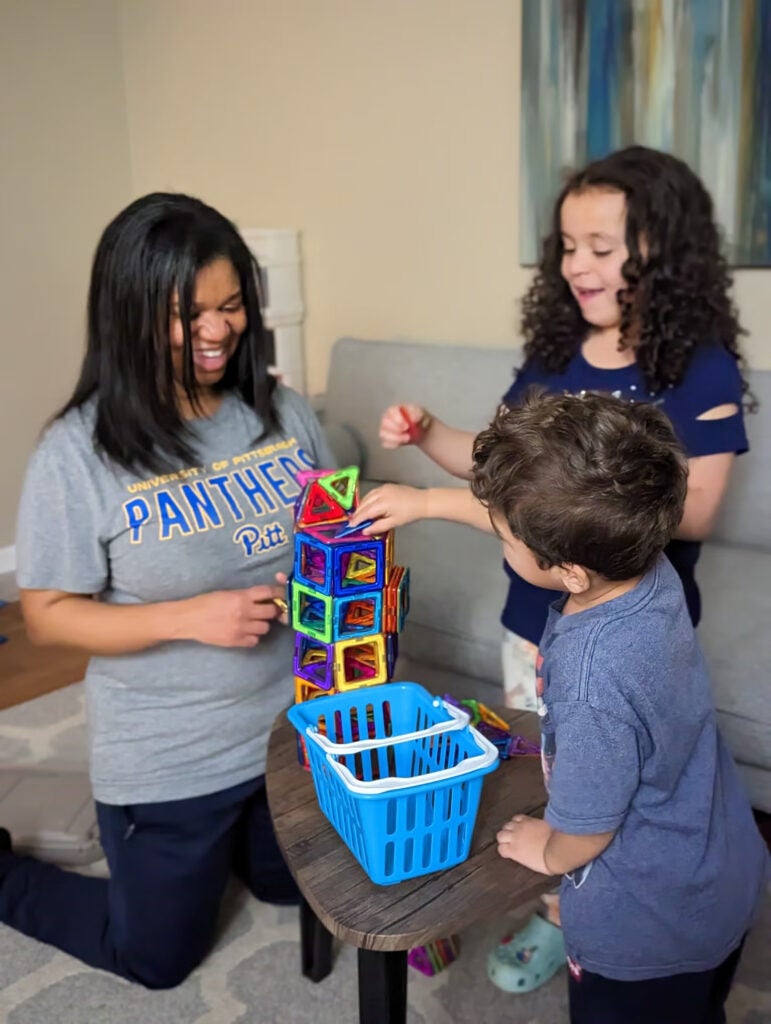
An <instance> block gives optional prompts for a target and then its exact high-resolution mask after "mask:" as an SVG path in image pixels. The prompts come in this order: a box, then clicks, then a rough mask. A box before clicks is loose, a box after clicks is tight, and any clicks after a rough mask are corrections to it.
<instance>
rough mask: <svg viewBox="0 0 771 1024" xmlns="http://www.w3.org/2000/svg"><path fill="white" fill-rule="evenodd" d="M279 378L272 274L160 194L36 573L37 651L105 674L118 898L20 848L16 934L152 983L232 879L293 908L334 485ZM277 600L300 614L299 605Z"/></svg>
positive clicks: (192, 960)
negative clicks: (295, 714)
mask: <svg viewBox="0 0 771 1024" xmlns="http://www.w3.org/2000/svg"><path fill="white" fill-rule="evenodd" d="M332 465H333V459H332V456H331V454H330V453H329V451H328V449H327V447H326V445H325V442H324V441H323V439H322V436H321V432H320V429H319V426H318V423H317V421H316V419H315V417H314V415H313V413H312V412H311V410H310V409H309V407H308V406H307V404H306V403H305V401H304V400H303V399H302V398H300V396H299V395H297V394H295V393H294V392H292V391H290V390H289V389H288V388H285V387H282V386H281V385H279V384H277V383H276V381H275V380H274V379H273V378H272V377H271V376H270V375H269V374H268V372H267V360H266V356H265V347H264V332H263V327H262V321H261V317H260V308H259V302H258V293H257V274H256V266H255V263H254V261H253V259H252V257H251V255H250V253H249V251H248V249H247V247H246V245H245V244H244V242H243V240H242V239H241V238H240V237H239V235H238V233H237V231H236V229H235V228H234V226H233V225H232V224H231V223H230V222H229V221H228V220H226V219H225V218H224V217H223V216H222V215H221V214H219V213H218V212H217V211H216V210H213V209H212V208H211V207H209V206H206V205H205V204H204V203H202V202H200V201H199V200H197V199H192V198H190V197H188V196H184V195H171V194H153V195H149V196H145V197H144V198H142V199H138V200H137V201H136V202H134V203H132V204H131V205H130V206H129V207H127V209H125V210H124V211H123V212H122V213H121V214H119V215H118V217H116V219H115V220H114V221H113V222H112V223H111V224H110V225H109V226H108V227H107V229H106V230H105V232H104V234H103V236H102V239H101V241H100V243H99V246H98V248H97V251H96V255H95V258H94V265H93V270H92V277H91V286H90V294H89V310H88V345H87V351H86V354H85V358H84V361H83V366H82V369H81V374H80V379H79V381H78V383H77V386H76V388H75V392H74V394H73V396H72V398H71V399H70V400H69V402H68V403H67V404H66V405H65V407H64V409H63V410H62V411H61V412H60V413H59V414H58V415H57V416H56V417H55V418H54V420H53V422H52V423H51V424H50V426H49V429H48V430H47V432H46V433H45V435H44V437H43V438H42V440H41V442H40V445H39V446H38V448H37V450H36V452H35V453H34V455H33V457H32V460H31V462H30V466H29V469H28V472H27V477H26V481H25V484H24V491H23V495H22V501H21V508H20V515H19V529H18V560H19V572H18V578H19V586H20V589H21V602H22V610H23V613H24V617H25V620H26V624H27V628H28V631H29V634H30V636H31V638H32V639H33V640H34V641H35V642H37V643H40V644H67V645H68V646H71V647H77V648H79V649H82V650H85V651H88V652H89V653H90V654H91V655H92V657H91V661H90V663H89V667H88V672H87V676H86V692H87V697H88V714H89V725H90V739H91V778H92V784H93V789H94V796H95V798H96V802H97V803H96V806H97V816H98V821H99V828H100V833H101V838H102V844H103V846H104V850H105V853H106V856H107V860H108V864H109V867H110V880H109V881H106V880H103V879H94V878H85V877H81V876H78V875H75V874H72V873H69V872H65V871H62V870H60V869H58V868H56V867H53V866H50V865H46V864H42V863H40V862H37V861H35V860H32V859H31V858H21V857H17V856H16V855H14V854H13V853H12V852H10V851H7V850H6V851H4V852H0V920H2V921H3V922H4V923H6V924H8V925H10V926H11V927H14V928H17V929H18V930H20V931H22V932H24V933H25V934H27V935H30V936H33V937H35V938H38V939H40V940H41V941H43V942H48V943H50V944H51V945H54V946H57V947H58V948H60V949H62V950H64V951H66V952H68V953H71V954H72V955H74V956H77V957H79V958H80V959H81V960H83V961H85V962H86V963H88V964H91V965H93V966H95V967H100V968H102V969H104V970H109V971H113V972H115V973H116V974H120V975H122V976H123V977H125V978H128V979H131V980H134V981H138V982H141V983H142V984H144V985H146V986H148V987H151V988H166V987H170V986H173V985H176V984H178V983H179V982H181V981H182V980H183V979H184V978H185V977H186V976H187V975H188V974H189V972H190V971H191V970H192V969H193V968H194V967H195V966H196V965H197V964H198V963H200V961H201V960H202V958H203V957H204V955H205V954H206V952H207V950H208V948H209V945H210V943H211V940H212V935H213V930H214V925H215V919H216V915H217V910H218V906H219V903H220V898H221V896H222V892H223V889H224V887H225V883H226V881H227V878H228V875H229V873H230V870H231V868H234V869H235V870H236V871H237V873H239V874H240V876H241V877H242V878H243V879H244V881H245V882H246V884H247V885H248V886H249V888H250V889H251V891H252V892H253V893H254V895H256V896H257V897H258V898H260V899H265V900H268V901H271V902H276V903H283V902H294V901H295V900H296V898H297V894H296V889H295V886H294V882H293V881H292V879H291V877H290V875H289V873H288V871H287V869H286V866H285V864H284V862H283V859H282V857H281V854H280V852H279V850H278V847H277V845H276V841H275V838H274V835H273V831H272V827H271V823H270V817H269V814H268V809H267V804H266V798H265V784H264V778H263V773H264V768H265V755H266V747H267V738H268V734H269V730H270V727H271V724H272V722H273V720H274V718H275V716H276V714H277V713H278V712H279V711H280V710H281V709H282V708H283V707H285V706H286V705H287V704H288V703H290V702H291V699H292V669H291V666H292V635H291V633H290V631H288V630H284V629H283V628H282V626H281V625H280V624H277V621H276V620H277V619H279V617H280V616H281V608H280V605H281V598H282V595H283V592H284V588H283V586H280V585H276V583H275V582H274V581H275V579H276V578H278V579H279V580H280V581H281V582H283V581H284V580H285V575H284V574H285V573H287V572H288V571H289V569H290V566H291V555H292V543H291V541H292V507H293V504H294V498H295V497H296V495H297V494H298V492H299V487H298V486H297V484H296V480H295V477H296V475H297V473H298V471H299V470H301V469H306V468H308V467H311V466H324V467H328V466H332ZM277 602H278V603H277Z"/></svg>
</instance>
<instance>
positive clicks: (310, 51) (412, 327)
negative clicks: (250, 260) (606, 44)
mask: <svg viewBox="0 0 771 1024" xmlns="http://www.w3.org/2000/svg"><path fill="white" fill-rule="evenodd" d="M123 15H124V21H123V24H124V30H125V32H124V40H125V66H126V83H127V96H128V110H129V125H130V136H131V153H132V166H133V174H134V177H133V186H134V190H135V191H136V192H137V193H141V192H144V191H148V190H151V189H154V188H159V187H173V188H179V189H188V190H190V191H192V192H194V193H197V194H199V195H201V196H202V197H204V198H206V199H207V200H209V201H210V202H212V203H213V204H214V205H216V206H219V207H221V208H222V209H223V211H225V212H227V213H228V214H229V215H230V216H232V217H233V218H234V219H235V220H236V221H237V222H238V223H239V224H240V225H241V226H243V227H298V228H300V229H301V230H302V233H303V257H304V274H305V298H306V305H307V309H308V317H307V322H306V345H307V351H308V358H309V364H310V365H309V376H310V387H311V389H319V388H320V387H321V386H322V384H323V380H324V374H325V371H326V362H327V355H328V352H329V349H330V346H331V345H332V343H333V341H334V340H335V338H336V337H338V336H339V335H341V334H345V333H353V334H360V335H364V336H365V337H394V336H397V337H398V336H404V337H411V338H429V339H451V340H458V341H462V340H479V341H480V342H481V341H484V342H490V343H494V344H500V345H506V344H510V343H511V338H512V336H513V332H514V325H515V323H516V305H515V296H517V295H518V294H519V292H520V291H521V289H522V285H523V283H524V281H525V280H526V274H525V272H523V271H522V270H521V269H520V268H519V267H518V266H517V250H516V239H517V195H516V189H515V187H514V184H515V183H514V182H513V181H512V175H513V174H515V172H516V167H517V142H518V120H517V113H518V111H517V100H516V97H517V83H518V81H519V54H518V42H517V38H518V32H519V9H518V3H516V2H514V0H287V2H285V3H275V2H267V0H244V2H239V0H219V2H217V3H212V2H211V0H126V2H125V3H124V4H123Z"/></svg>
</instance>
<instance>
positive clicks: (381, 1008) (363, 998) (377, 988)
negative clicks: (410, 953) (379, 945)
mask: <svg viewBox="0 0 771 1024" xmlns="http://www.w3.org/2000/svg"><path fill="white" fill-rule="evenodd" d="M406 1020H407V951H406V950H399V951H397V952H393V953H386V952H383V951H382V950H372V949H360V950H359V1024H406Z"/></svg>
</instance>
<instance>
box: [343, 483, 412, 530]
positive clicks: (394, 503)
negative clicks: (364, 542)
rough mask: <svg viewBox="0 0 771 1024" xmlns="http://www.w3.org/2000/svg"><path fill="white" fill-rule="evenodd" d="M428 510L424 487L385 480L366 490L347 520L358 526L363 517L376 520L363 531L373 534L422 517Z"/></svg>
mask: <svg viewBox="0 0 771 1024" xmlns="http://www.w3.org/2000/svg"><path fill="white" fill-rule="evenodd" d="M427 514H428V511H427V498H426V492H425V491H422V490H420V489H419V488H418V487H407V486H404V485H402V484H384V485H383V486H382V487H377V488H376V489H375V490H374V491H370V492H369V494H368V495H367V496H366V497H365V498H364V500H363V501H362V502H361V503H360V504H359V507H358V508H357V509H356V511H355V512H354V514H353V515H352V516H351V518H350V520H349V524H350V525H351V526H357V525H358V524H359V523H363V522H364V520H365V519H373V520H375V521H374V522H373V524H372V526H368V527H367V528H366V529H365V530H364V531H363V533H364V534H365V535H366V536H372V534H377V533H385V532H386V530H393V529H395V528H396V527H397V526H405V525H406V524H407V523H414V522H415V521H416V520H417V519H425V518H427Z"/></svg>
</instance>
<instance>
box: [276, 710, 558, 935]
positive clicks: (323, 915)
mask: <svg viewBox="0 0 771 1024" xmlns="http://www.w3.org/2000/svg"><path fill="white" fill-rule="evenodd" d="M495 711H496V713H497V714H499V715H501V717H502V718H505V719H506V720H507V721H508V722H509V723H510V725H511V726H512V728H513V730H514V732H517V733H520V734H521V735H524V736H527V737H528V738H529V739H538V720H537V717H536V715H535V714H533V713H532V712H528V711H513V710H510V709H508V708H495ZM296 736H297V734H296V732H295V729H294V727H293V726H292V725H291V723H290V722H289V721H288V719H287V717H286V713H285V712H282V713H281V714H280V715H279V716H278V718H277V719H276V721H275V723H274V726H273V730H272V733H271V737H270V742H269V746H268V761H267V770H266V785H267V794H268V803H269V806H270V811H271V815H272V817H273V824H274V827H275V830H276V836H277V838H278V842H279V845H280V846H281V849H282V851H283V853H284V856H285V858H286V860H287V863H288V865H289V868H290V870H291V872H292V874H293V875H294V877H295V880H296V881H297V884H298V886H299V887H300V890H301V891H302V893H303V895H304V896H305V898H306V900H307V901H308V903H309V904H310V905H311V907H312V908H313V910H314V912H315V913H316V915H317V916H318V918H319V920H320V921H321V922H322V923H323V924H324V926H325V927H326V928H328V929H329V931H330V932H332V934H333V935H335V936H337V937H338V938H339V939H342V940H343V941H344V942H348V943H351V944H352V945H354V946H357V947H359V948H362V949H371V950H385V951H393V950H406V949H411V948H413V947H414V946H420V945H424V944H425V943H427V942H429V941H431V940H432V939H435V938H439V937H445V936H447V935H452V934H454V933H455V932H459V931H462V930H463V929H464V928H466V927H468V926H469V925H471V924H474V923H475V922H476V921H480V920H483V919H487V918H490V917H494V916H497V915H500V914H502V913H505V912H507V911H510V910H514V909H516V908H517V907H519V906H521V905H522V904H524V903H526V902H528V901H529V900H531V899H532V898H533V897H535V896H537V895H539V894H540V893H542V892H545V891H547V890H549V889H552V888H553V887H554V885H555V879H554V878H553V877H548V876H545V875H540V874H537V873H535V872H533V871H530V870H529V869H528V868H524V867H522V866H521V865H519V864H515V863H514V862H513V861H509V860H503V859H502V858H501V857H499V856H498V853H497V847H496V842H495V834H496V832H497V831H498V829H499V828H500V826H501V825H502V824H503V823H504V822H505V821H508V820H509V819H510V818H511V817H513V816H514V815H515V814H533V815H537V816H539V817H540V816H542V815H543V810H544V807H545V804H546V793H545V790H544V786H543V777H542V774H541V764H540V758H538V757H515V758H511V759H510V760H508V761H502V762H501V763H500V765H499V767H498V768H497V769H496V770H495V771H494V772H491V773H490V774H489V775H487V776H486V777H485V779H484V783H483V787H482V797H481V800H480V806H479V812H478V814H477V819H476V825H475V828H474V836H473V839H472V843H471V852H470V855H469V857H468V859H467V860H466V861H464V862H463V863H462V864H459V865H457V866H456V867H454V868H449V869H448V870H446V871H437V872H434V873H433V874H430V875H423V876H421V877H419V878H414V879H410V880H408V881H405V882H398V883H396V884H395V885H389V886H380V885H375V884H374V883H373V882H371V881H370V879H369V877H368V876H367V875H366V873H365V872H364V870H363V869H362V867H361V866H360V865H359V863H358V861H357V860H356V859H355V857H354V856H353V854H352V853H351V852H350V851H349V850H348V847H347V846H346V845H345V844H344V843H343V841H342V840H341V839H340V837H339V836H338V834H337V832H335V830H334V828H333V827H332V825H330V823H329V822H328V821H327V819H326V817H325V816H324V815H323V813H322V812H321V810H320V808H319V805H318V802H317V800H316V792H315V789H314V786H313V780H312V778H311V776H310V773H309V772H307V771H306V770H305V769H303V768H301V767H300V765H299V764H298V761H297V743H296Z"/></svg>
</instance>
